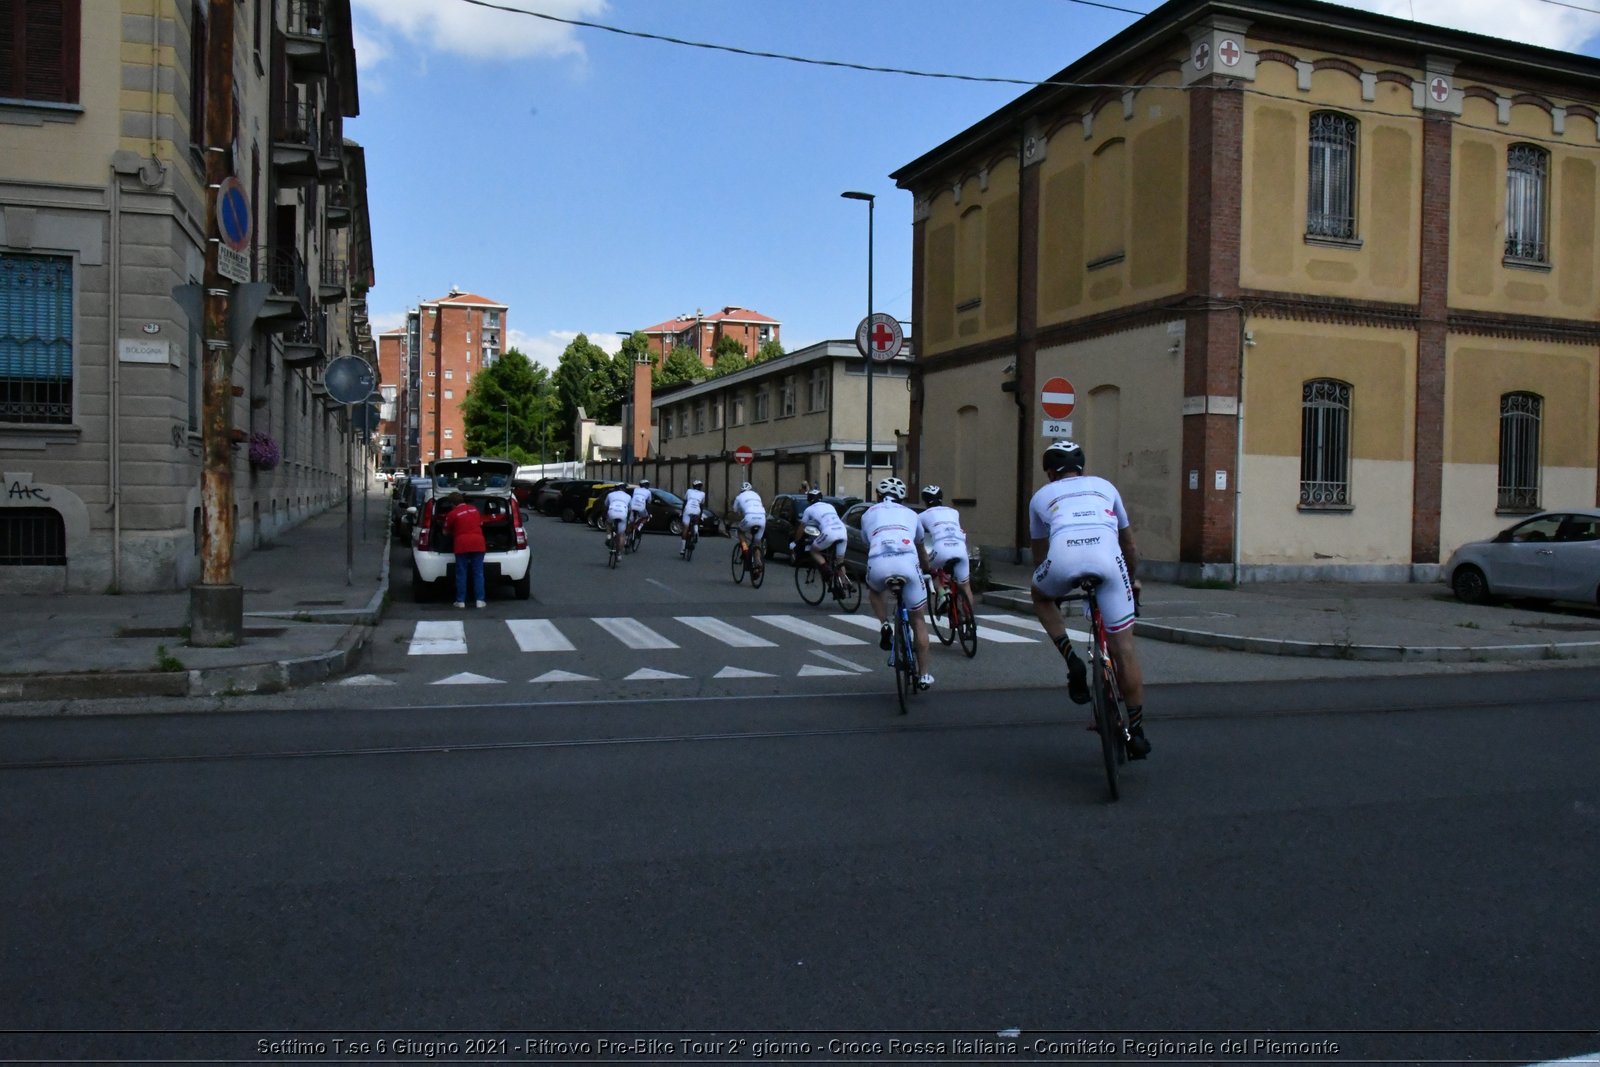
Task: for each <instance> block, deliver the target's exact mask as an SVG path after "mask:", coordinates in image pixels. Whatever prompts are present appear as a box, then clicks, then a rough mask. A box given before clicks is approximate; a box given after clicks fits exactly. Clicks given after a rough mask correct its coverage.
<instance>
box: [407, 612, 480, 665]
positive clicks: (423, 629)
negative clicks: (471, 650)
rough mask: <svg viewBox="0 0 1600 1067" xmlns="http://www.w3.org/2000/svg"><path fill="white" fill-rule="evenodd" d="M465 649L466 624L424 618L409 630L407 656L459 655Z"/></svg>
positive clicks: (463, 652)
mask: <svg viewBox="0 0 1600 1067" xmlns="http://www.w3.org/2000/svg"><path fill="white" fill-rule="evenodd" d="M466 651H467V624H466V623H464V622H456V621H454V620H451V621H448V622H447V621H442V620H432V619H424V620H422V621H421V622H418V623H417V625H416V629H414V630H412V631H411V647H410V648H409V649H408V650H407V651H406V654H407V655H408V656H460V655H465V654H466Z"/></svg>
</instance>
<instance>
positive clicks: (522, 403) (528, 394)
mask: <svg viewBox="0 0 1600 1067" xmlns="http://www.w3.org/2000/svg"><path fill="white" fill-rule="evenodd" d="M555 410H556V409H555V390H554V389H553V388H552V386H551V381H550V372H549V371H548V370H546V369H545V368H544V367H541V366H538V365H537V364H535V363H534V362H533V361H532V360H530V359H528V357H527V356H525V355H524V354H523V353H522V352H521V351H519V350H518V349H515V348H510V349H507V350H506V352H505V354H504V355H502V356H501V357H500V358H499V359H497V360H495V361H494V362H493V363H491V364H490V365H489V366H488V367H485V368H484V369H483V370H481V371H479V372H478V373H477V374H476V375H474V376H473V379H472V385H471V386H469V387H468V389H467V395H466V399H464V400H463V401H462V402H461V419H462V422H463V423H464V424H465V426H466V432H467V441H466V450H467V453H468V454H469V455H474V456H505V457H506V458H507V459H511V460H514V461H515V462H517V463H537V462H539V461H540V460H541V458H542V456H543V453H542V451H541V448H540V444H541V441H560V440H563V438H560V437H558V436H557V435H556V434H555V433H554V432H553V430H554V426H553V422H554V419H555ZM508 443H509V448H508V447H507V445H508Z"/></svg>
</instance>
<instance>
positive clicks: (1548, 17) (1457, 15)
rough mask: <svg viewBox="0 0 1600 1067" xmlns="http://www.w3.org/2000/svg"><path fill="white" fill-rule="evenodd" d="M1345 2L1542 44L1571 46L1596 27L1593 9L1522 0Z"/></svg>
mask: <svg viewBox="0 0 1600 1067" xmlns="http://www.w3.org/2000/svg"><path fill="white" fill-rule="evenodd" d="M1344 3H1345V4H1346V6H1348V7H1356V8H1361V9H1362V10H1364V11H1376V12H1378V13H1379V14H1381V15H1392V16H1394V17H1395V18H1402V19H1408V20H1415V21H1416V22H1418V23H1421V24H1423V25H1436V26H1446V27H1449V28H1450V29H1453V30H1466V31H1467V32H1468V33H1481V34H1484V35H1485V36H1488V37H1498V38H1500V39H1502V40H1507V41H1518V42H1521V43H1522V44H1531V45H1538V46H1540V47H1542V48H1558V49H1561V50H1562V51H1573V50H1576V48H1577V47H1578V46H1579V45H1580V44H1582V43H1583V42H1584V41H1587V40H1588V39H1589V38H1591V37H1593V36H1594V35H1595V33H1596V32H1597V30H1600V20H1596V19H1595V17H1594V15H1592V14H1586V13H1584V12H1581V11H1574V10H1572V9H1571V8H1565V7H1559V6H1557V5H1555V4H1544V3H1537V2H1535V0H1520V2H1518V3H1516V4H1515V5H1514V7H1515V11H1514V12H1513V11H1511V10H1510V8H1511V7H1512V6H1513V5H1510V4H1508V3H1507V2H1506V0H1344Z"/></svg>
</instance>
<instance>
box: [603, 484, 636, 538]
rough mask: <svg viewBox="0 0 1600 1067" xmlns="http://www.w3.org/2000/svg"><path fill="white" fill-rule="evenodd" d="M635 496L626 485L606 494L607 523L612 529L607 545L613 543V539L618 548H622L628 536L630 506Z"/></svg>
mask: <svg viewBox="0 0 1600 1067" xmlns="http://www.w3.org/2000/svg"><path fill="white" fill-rule="evenodd" d="M632 499H633V496H632V494H631V493H630V492H629V491H628V487H627V486H625V485H619V486H617V487H616V488H615V489H613V490H611V492H609V493H607V494H606V505H605V507H606V522H607V524H609V525H610V527H611V534H610V536H609V537H607V538H606V543H607V544H608V545H609V544H610V543H611V538H612V537H615V538H616V539H617V548H618V549H621V548H622V538H623V537H625V536H626V534H627V530H626V527H627V523H628V504H629V502H630V501H632Z"/></svg>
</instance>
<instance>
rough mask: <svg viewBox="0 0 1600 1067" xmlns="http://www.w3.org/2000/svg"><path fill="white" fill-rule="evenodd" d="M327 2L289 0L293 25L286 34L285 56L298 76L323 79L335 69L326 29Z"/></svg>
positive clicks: (290, 18) (284, 43)
mask: <svg viewBox="0 0 1600 1067" xmlns="http://www.w3.org/2000/svg"><path fill="white" fill-rule="evenodd" d="M325 6H326V5H325V2H324V0H289V21H288V23H287V24H286V25H285V26H284V31H283V53H284V57H285V58H286V59H288V60H289V69H290V70H291V71H293V72H294V73H295V74H296V75H299V76H302V77H304V76H306V75H323V74H327V73H328V71H329V69H330V68H331V63H330V61H329V57H328V35H327V33H326V32H325V30H324V25H323V15H324V12H323V8H324V7H325Z"/></svg>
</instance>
